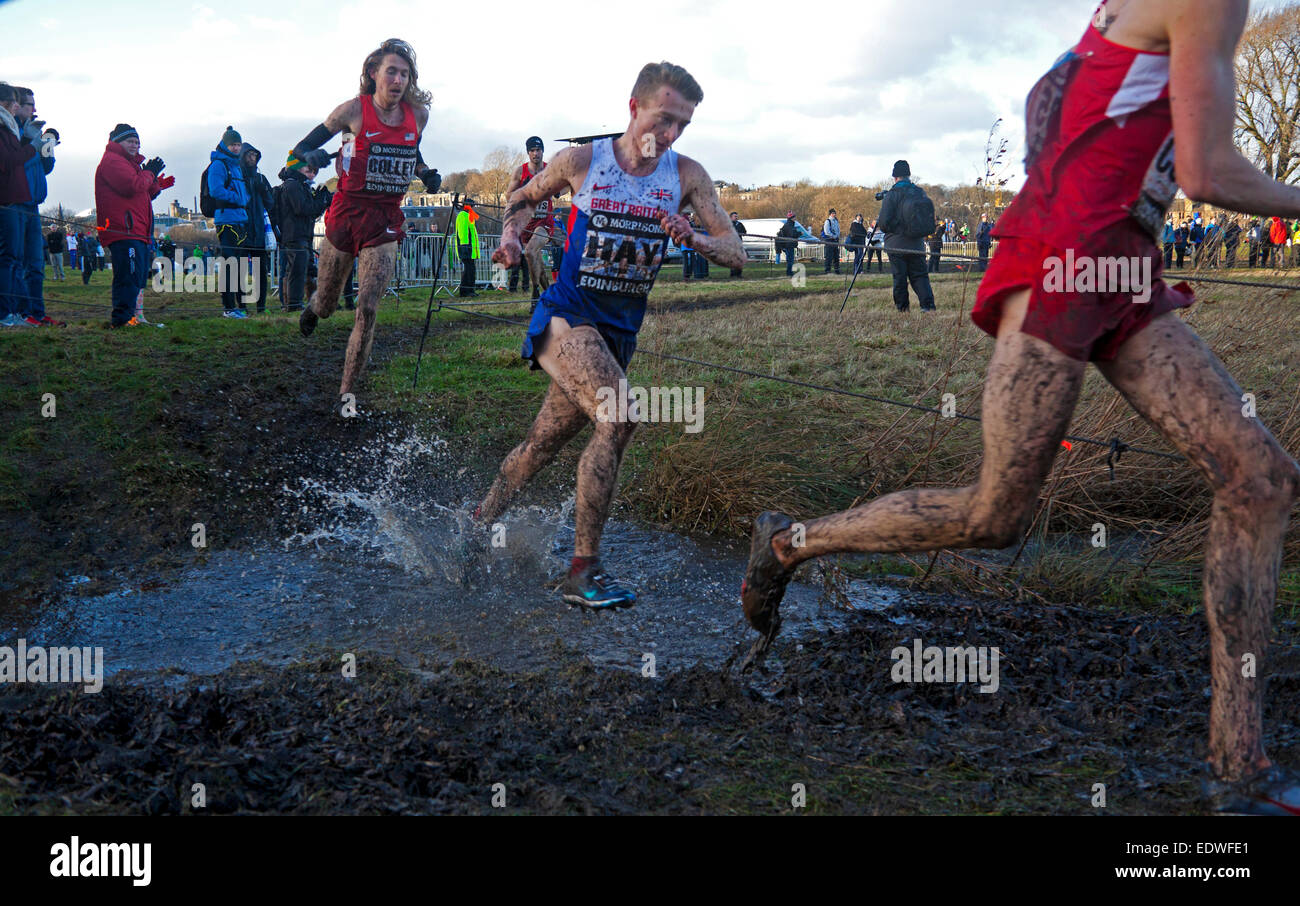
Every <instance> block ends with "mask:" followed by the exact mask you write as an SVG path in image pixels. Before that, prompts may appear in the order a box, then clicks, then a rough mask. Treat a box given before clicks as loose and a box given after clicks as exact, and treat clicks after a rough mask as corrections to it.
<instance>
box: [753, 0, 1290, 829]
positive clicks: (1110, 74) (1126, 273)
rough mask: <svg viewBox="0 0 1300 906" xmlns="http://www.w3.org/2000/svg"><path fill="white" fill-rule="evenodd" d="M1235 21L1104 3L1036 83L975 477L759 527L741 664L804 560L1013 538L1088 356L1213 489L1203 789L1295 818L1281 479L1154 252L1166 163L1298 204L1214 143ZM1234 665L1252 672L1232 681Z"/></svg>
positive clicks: (1057, 441)
mask: <svg viewBox="0 0 1300 906" xmlns="http://www.w3.org/2000/svg"><path fill="white" fill-rule="evenodd" d="M1248 7H1249V2H1248V0H1201V2H1197V3H1186V2H1185V0H1108V2H1103V3H1102V5H1101V6H1100V7H1098V9H1097V12H1096V13H1095V15H1094V18H1093V21H1092V23H1091V24H1090V25H1089V27H1088V29H1087V30H1086V32H1085V33H1084V36H1083V38H1082V39H1081V40H1080V42H1079V43H1078V45H1077V46H1076V47H1075V48H1074V49H1073V50H1072V51H1071V52H1070V53H1067V54H1066V55H1065V56H1064V57H1062V58H1061V60H1060V61H1058V63H1057V64H1056V65H1055V66H1054V67H1053V68H1052V69H1051V71H1050V72H1048V73H1047V75H1045V76H1044V77H1043V78H1042V79H1041V80H1040V81H1039V83H1038V84H1037V85H1036V86H1035V87H1034V89H1033V91H1032V92H1031V93H1030V95H1029V102H1028V105H1027V109H1026V117H1025V120H1026V125H1027V130H1028V135H1027V142H1026V144H1027V148H1028V156H1027V159H1026V163H1027V165H1028V181H1027V182H1026V184H1025V187H1024V189H1023V190H1022V191H1021V192H1020V194H1019V195H1017V197H1016V199H1015V201H1014V202H1013V204H1012V205H1011V207H1010V208H1009V209H1008V210H1007V212H1006V214H1005V215H1004V216H1003V217H1002V219H1001V221H1000V222H999V223H998V229H997V235H999V236H1000V237H1001V239H1002V243H1001V245H1000V247H999V249H998V252H997V255H996V256H995V257H994V259H993V262H992V266H991V267H990V269H989V272H988V274H987V275H986V276H985V278H984V280H983V283H982V284H981V286H980V289H979V296H978V300H977V302H976V305H975V307H974V309H973V310H972V312H971V317H972V318H973V320H974V321H975V323H976V324H977V325H979V326H980V327H981V328H982V329H984V330H986V331H988V332H989V333H990V334H992V335H994V336H995V337H996V338H997V340H996V345H995V348H994V352H993V358H992V361H991V362H990V363H989V369H988V377H987V382H986V384H985V389H984V405H983V433H984V461H983V465H982V468H981V471H980V477H979V480H978V482H977V483H976V484H975V485H973V486H971V487H965V488H917V489H909V490H906V491H900V492H898V493H894V494H888V495H886V496H884V497H880V498H877V499H876V500H873V501H871V502H870V503H868V504H866V505H864V506H861V507H857V508H855V509H852V510H848V511H846V512H843V513H837V514H835V515H832V516H826V517H823V518H820V519H814V520H812V521H809V522H807V524H806V525H795V524H794V523H793V521H792V520H791V519H790V517H788V516H785V515H782V514H780V513H771V512H769V513H763V514H762V515H761V516H759V518H758V519H757V521H756V522H755V525H754V533H753V542H752V546H751V551H750V561H749V566H748V569H747V571H746V574H745V580H744V582H743V583H742V585H741V599H742V603H743V606H744V610H745V615H746V617H747V618H748V619H749V621H750V623H751V624H752V625H753V626H754V627H755V628H756V629H758V630H759V631H760V632H762V633H763V636H762V637H761V638H760V639H759V641H758V643H757V644H756V645H755V649H754V653H753V654H754V656H761V654H762V652H763V651H764V650H765V649H766V647H767V645H769V644H770V643H771V640H772V639H773V638H774V637H775V635H776V633H777V631H778V629H779V627H780V623H781V621H780V616H779V613H778V606H779V604H780V601H781V597H782V595H783V593H784V590H785V586H786V583H787V582H788V581H789V578H790V575H791V573H792V571H793V570H794V568H795V567H796V566H797V565H798V564H799V563H801V562H803V561H805V560H809V559H812V558H815V557H820V556H822V555H824V554H832V553H838V552H848V551H862V552H893V551H930V550H939V549H943V548H971V547H986V548H1003V547H1007V546H1009V545H1011V544H1013V543H1014V542H1015V541H1016V540H1017V539H1018V537H1019V536H1020V535H1021V534H1022V533H1023V531H1024V530H1025V528H1026V526H1027V525H1028V524H1029V522H1030V520H1031V517H1032V515H1033V512H1034V508H1035V506H1036V503H1037V500H1038V495H1039V491H1040V489H1041V487H1042V483H1043V481H1044V479H1045V477H1046V475H1047V473H1048V470H1049V469H1050V468H1051V465H1052V460H1053V458H1054V457H1055V456H1056V451H1057V450H1058V449H1059V448H1060V446H1061V440H1062V438H1063V437H1064V436H1065V433H1066V431H1067V429H1068V428H1069V424H1070V419H1071V417H1072V416H1073V413H1074V408H1075V403H1076V402H1077V400H1078V397H1079V388H1080V386H1081V384H1082V382H1083V373H1084V369H1085V367H1086V365H1087V363H1088V362H1089V361H1092V362H1093V363H1095V364H1096V366H1097V368H1098V370H1100V371H1101V373H1102V374H1103V375H1104V376H1105V377H1106V379H1107V380H1108V381H1110V383H1111V384H1113V385H1114V386H1115V387H1116V389H1118V390H1119V391H1120V393H1122V394H1123V395H1124V397H1125V398H1126V399H1127V400H1128V401H1129V403H1131V404H1132V405H1133V407H1134V408H1135V409H1136V410H1137V411H1138V412H1139V413H1140V414H1141V415H1142V416H1143V417H1144V418H1146V419H1147V421H1149V422H1150V423H1151V424H1152V425H1154V426H1155V427H1156V428H1157V429H1159V430H1160V431H1161V433H1163V434H1164V435H1165V437H1166V438H1168V440H1169V442H1170V443H1172V444H1173V445H1174V446H1175V447H1176V448H1177V449H1178V450H1179V451H1180V452H1181V453H1182V454H1183V455H1184V456H1186V457H1187V458H1188V459H1189V460H1190V461H1191V462H1192V464H1193V465H1195V466H1196V467H1197V469H1198V470H1199V471H1200V472H1201V474H1202V475H1203V476H1204V477H1205V479H1206V481H1207V483H1208V484H1209V485H1210V488H1211V489H1212V491H1213V494H1214V504H1213V508H1212V510H1211V516H1210V525H1209V532H1208V535H1207V539H1206V553H1205V568H1204V601H1205V611H1206V616H1207V618H1208V620H1209V624H1210V667H1211V689H1212V692H1213V698H1212V702H1211V706H1210V740H1209V768H1210V773H1209V777H1208V778H1207V783H1206V787H1207V793H1208V794H1209V795H1210V797H1211V799H1212V801H1213V803H1214V807H1215V808H1216V809H1217V810H1219V811H1223V812H1232V813H1241V814H1291V815H1297V814H1300V775H1297V774H1296V773H1295V772H1293V771H1290V770H1287V769H1285V768H1282V767H1280V766H1277V765H1274V764H1272V762H1270V760H1269V758H1268V756H1267V755H1266V754H1265V752H1264V741H1263V717H1262V706H1261V689H1260V684H1261V683H1262V678H1263V677H1264V676H1266V675H1267V660H1266V652H1267V648H1268V639H1269V626H1270V621H1271V616H1272V609H1273V605H1274V600H1275V597H1276V593H1277V582H1278V572H1279V567H1280V564H1281V558H1282V540H1283V535H1284V534H1285V532H1286V527H1287V522H1288V518H1289V514H1290V510H1291V508H1292V506H1293V505H1294V503H1295V501H1296V500H1297V498H1298V497H1300V466H1297V464H1296V461H1295V460H1294V459H1293V458H1292V457H1291V456H1290V455H1289V454H1288V453H1287V451H1286V450H1284V449H1283V448H1282V446H1281V445H1280V444H1279V443H1278V442H1277V441H1276V440H1275V439H1274V438H1273V436H1272V435H1271V434H1270V433H1269V431H1268V429H1267V428H1265V427H1264V426H1263V425H1262V424H1261V423H1260V421H1259V420H1258V419H1256V418H1253V417H1249V418H1248V417H1244V416H1243V411H1242V390H1241V388H1240V387H1238V386H1237V384H1236V383H1235V382H1234V381H1233V380H1232V378H1231V377H1230V376H1229V375H1228V373H1227V371H1226V370H1225V369H1224V367H1223V365H1222V363H1220V362H1219V361H1218V359H1217V358H1215V356H1214V354H1213V353H1212V352H1210V350H1209V349H1208V348H1207V347H1206V346H1205V344H1204V343H1203V342H1201V340H1200V339H1199V338H1198V337H1197V336H1196V334H1195V333H1194V332H1193V331H1192V330H1191V329H1190V328H1189V327H1188V326H1187V325H1186V324H1185V323H1184V322H1183V321H1182V319H1181V318H1179V317H1178V315H1177V313H1176V311H1175V310H1176V309H1178V308H1182V307H1185V306H1187V305H1190V304H1191V302H1192V294H1191V289H1190V287H1188V286H1187V285H1186V284H1180V285H1178V286H1176V287H1170V286H1167V285H1166V284H1165V283H1164V282H1163V281H1162V280H1161V279H1160V273H1161V268H1162V266H1163V257H1162V255H1161V249H1160V246H1159V244H1158V239H1157V238H1156V236H1157V231H1158V230H1159V228H1160V226H1161V224H1162V223H1163V221H1164V215H1165V210H1166V208H1167V207H1168V205H1169V202H1170V201H1171V200H1172V198H1173V195H1174V192H1175V190H1176V188H1177V184H1176V183H1175V170H1176V172H1177V178H1178V182H1181V184H1182V187H1183V190H1184V191H1185V192H1186V193H1187V195H1188V196H1189V197H1190V198H1193V199H1196V200H1200V201H1205V202H1209V203H1211V204H1214V205H1216V206H1219V207H1226V208H1229V209H1231V210H1236V211H1242V212H1246V213H1255V214H1273V213H1277V214H1281V215H1283V216H1287V217H1294V216H1296V215H1298V214H1300V189H1298V188H1296V187H1294V186H1286V185H1282V184H1281V183H1278V182H1276V181H1274V180H1272V179H1270V178H1268V177H1267V176H1265V175H1264V174H1262V173H1260V172H1259V171H1258V170H1257V169H1256V168H1255V167H1253V166H1252V165H1251V164H1250V163H1249V162H1248V161H1247V160H1245V158H1243V157H1242V156H1241V154H1240V153H1239V152H1238V151H1237V149H1236V148H1235V147H1234V145H1233V142H1232V127H1233V117H1234V97H1235V93H1234V92H1235V84H1234V76H1233V59H1234V55H1235V51H1236V46H1237V42H1238V40H1239V39H1240V37H1241V33H1242V29H1243V27H1244V25H1245V22H1246V17H1247V13H1248ZM1175 138H1176V139H1177V141H1176V142H1175ZM1081 212H1082V213H1083V214H1084V216H1079V215H1080V213H1081ZM1121 261H1122V262H1123V267H1121V266H1120V262H1121ZM1071 267H1073V269H1074V270H1073V272H1070V270H1069V269H1070V268H1071ZM1089 270H1091V275H1090V276H1089V277H1088V279H1086V280H1085V279H1084V276H1085V274H1087V272H1088V271H1089ZM1247 662H1249V663H1253V664H1254V665H1255V670H1253V671H1245V670H1243V664H1244V663H1247ZM1246 674H1248V675H1246ZM1256 677H1259V678H1256Z"/></svg>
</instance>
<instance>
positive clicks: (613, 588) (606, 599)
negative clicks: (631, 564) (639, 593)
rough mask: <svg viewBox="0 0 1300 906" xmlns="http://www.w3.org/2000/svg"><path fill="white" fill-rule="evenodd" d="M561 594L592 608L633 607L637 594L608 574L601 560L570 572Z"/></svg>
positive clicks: (573, 601) (569, 599) (575, 602)
mask: <svg viewBox="0 0 1300 906" xmlns="http://www.w3.org/2000/svg"><path fill="white" fill-rule="evenodd" d="M560 594H561V595H562V596H563V597H564V600H565V601H567V602H568V603H570V604H580V605H582V606H583V607H589V608H591V609H592V610H606V609H608V608H611V607H631V606H632V605H633V604H635V603H636V594H635V593H634V592H632V591H630V590H628V589H626V588H624V587H623V586H621V585H619V584H618V582H616V581H615V580H614V578H613V577H612V576H610V575H608V574H606V572H605V570H604V568H602V567H601V565H600V561H595V562H592V563H588V564H587V568H586V569H584V570H583V571H582V572H580V573H576V574H575V573H570V574H569V576H568V577H567V578H566V579H565V580H564V584H563V585H562V586H561V587H560Z"/></svg>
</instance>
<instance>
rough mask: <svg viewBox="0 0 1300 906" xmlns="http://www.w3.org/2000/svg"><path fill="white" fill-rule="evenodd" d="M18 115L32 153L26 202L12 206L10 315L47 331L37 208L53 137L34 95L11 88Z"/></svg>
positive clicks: (50, 320) (42, 240) (49, 320)
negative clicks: (16, 230)
mask: <svg viewBox="0 0 1300 906" xmlns="http://www.w3.org/2000/svg"><path fill="white" fill-rule="evenodd" d="M14 91H15V92H17V94H18V112H17V113H16V114H14V119H15V121H16V122H17V123H18V128H19V129H20V130H22V141H23V143H24V144H29V145H31V146H32V148H33V149H34V150H35V152H36V153H35V154H33V155H32V156H31V157H28V158H27V160H26V161H25V162H24V163H23V172H24V175H25V176H26V179H27V194H28V200H27V201H25V202H20V203H18V204H15V205H14V207H15V208H16V209H17V210H18V212H19V215H20V219H19V226H20V228H21V233H20V238H19V243H18V249H17V251H18V256H19V257H18V260H19V263H18V267H17V268H16V269H15V271H14V277H13V299H14V302H15V304H14V306H13V311H14V312H15V313H16V314H17V316H18V317H20V318H23V319H24V320H25V321H26V323H27V324H29V325H31V326H33V327H50V326H53V325H54V324H55V323H56V322H55V320H54V319H53V318H50V317H47V316H46V314H45V237H44V236H42V235H41V215H40V206H41V204H43V203H44V201H45V199H46V197H47V196H48V195H49V189H48V188H47V184H46V181H45V177H46V176H48V175H49V173H50V171H52V170H53V169H54V145H55V143H56V141H57V134H51V132H52V130H51V132H47V131H46V130H45V122H44V121H43V120H38V119H37V118H36V95H35V94H34V93H33V92H32V90H31V89H30V88H20V87H18V86H14Z"/></svg>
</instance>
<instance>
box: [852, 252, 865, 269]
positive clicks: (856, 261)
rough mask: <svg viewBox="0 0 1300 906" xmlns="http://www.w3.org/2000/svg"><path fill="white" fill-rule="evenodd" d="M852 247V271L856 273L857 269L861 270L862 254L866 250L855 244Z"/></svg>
mask: <svg viewBox="0 0 1300 906" xmlns="http://www.w3.org/2000/svg"><path fill="white" fill-rule="evenodd" d="M852 248H853V273H855V274H856V273H857V272H858V271H860V270H862V256H863V255H865V254H866V253H867V250H866V249H865V248H864V247H863V246H860V245H855V246H853V247H852Z"/></svg>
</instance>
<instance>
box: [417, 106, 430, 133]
mask: <svg viewBox="0 0 1300 906" xmlns="http://www.w3.org/2000/svg"><path fill="white" fill-rule="evenodd" d="M427 125H429V108H428V107H426V106H424V105H423V104H416V105H415V128H417V129H419V130H420V131H421V132H423V131H424V127H425V126H427Z"/></svg>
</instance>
